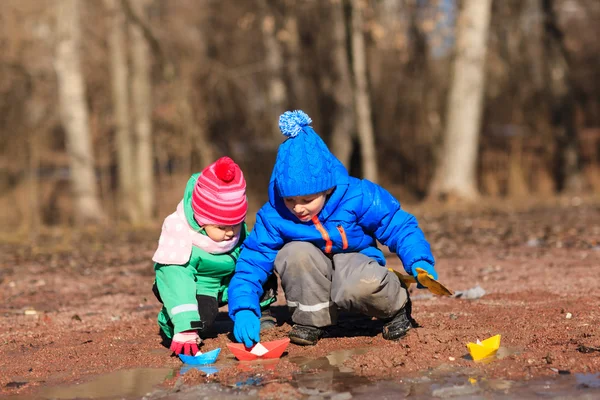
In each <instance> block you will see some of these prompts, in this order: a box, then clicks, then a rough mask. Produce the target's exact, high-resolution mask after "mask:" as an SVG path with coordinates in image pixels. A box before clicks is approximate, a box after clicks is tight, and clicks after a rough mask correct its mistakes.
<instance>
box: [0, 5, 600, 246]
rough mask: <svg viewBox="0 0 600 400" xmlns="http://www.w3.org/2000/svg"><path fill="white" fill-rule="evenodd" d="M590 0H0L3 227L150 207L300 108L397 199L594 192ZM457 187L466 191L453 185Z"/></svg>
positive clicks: (165, 208) (119, 219) (597, 179)
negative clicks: (209, 165) (211, 163)
mask: <svg viewBox="0 0 600 400" xmlns="http://www.w3.org/2000/svg"><path fill="white" fill-rule="evenodd" d="M599 21H600V2H597V1H596V0H502V1H498V0H497V1H492V0H462V1H459V0H431V1H423V0H327V1H317V0H301V1H294V0H278V1H274V0H244V1H234V0H226V1H216V0H176V1H167V0H103V1H84V0H41V1H39V0H4V1H2V2H0V43H1V44H2V46H1V47H2V49H3V50H2V52H0V210H2V211H1V212H0V230H2V231H6V232H8V233H9V234H14V233H15V232H21V233H28V234H32V233H33V234H34V235H35V232H37V231H38V229H39V228H40V227H42V226H62V225H81V224H90V223H111V222H112V223H124V224H125V223H126V224H133V225H138V226H139V225H144V224H146V223H149V222H153V221H154V222H156V221H160V220H162V218H164V216H166V215H167V214H169V213H171V212H172V211H173V210H174V208H175V205H176V204H177V202H178V201H179V200H180V198H181V196H182V193H183V188H184V185H185V182H186V181H187V179H188V178H189V175H190V174H191V173H193V172H196V171H200V170H201V169H202V168H203V167H204V166H206V165H207V164H208V163H210V162H212V161H214V160H215V159H217V158H218V157H220V156H223V155H228V156H230V157H232V158H233V159H234V160H236V162H238V163H239V164H240V165H241V167H242V168H243V170H244V172H245V174H246V178H247V181H248V186H249V199H250V202H251V212H252V211H256V210H257V209H258V207H259V206H260V205H261V203H262V202H264V201H265V200H266V196H267V191H266V188H267V185H268V180H269V175H270V172H271V168H272V165H273V162H274V159H275V154H276V150H277V146H278V145H279V143H281V141H282V140H283V136H282V135H281V134H280V132H279V130H278V127H277V122H278V117H279V115H280V114H281V113H282V112H284V111H286V110H290V109H302V110H304V111H305V112H306V113H308V115H309V116H311V117H312V119H313V120H314V125H313V126H314V128H315V130H316V131H317V132H318V133H319V134H320V135H321V136H322V137H323V138H324V140H325V141H326V142H327V143H328V144H329V146H330V148H331V149H332V151H333V152H334V153H335V154H336V155H337V156H338V157H339V158H340V159H341V160H342V161H343V162H344V163H345V164H346V165H347V167H348V169H349V171H350V172H351V173H352V174H353V175H355V176H358V177H365V178H368V179H371V180H373V181H376V182H378V183H380V184H382V185H383V186H384V187H386V188H387V189H389V190H390V191H392V193H394V194H395V195H397V196H398V197H399V199H400V200H401V201H402V202H407V203H416V202H421V201H424V200H427V201H430V202H440V201H442V202H452V203H455V204H468V203H469V202H470V203H472V202H473V201H477V200H478V199H481V198H490V199H506V200H514V199H516V200H517V201H520V199H524V198H548V197H552V196H555V195H560V194H562V193H576V194H578V195H580V194H581V195H585V194H592V195H595V194H597V193H599V192H600V173H599V171H598V169H599V167H600V164H599V157H600V79H598V75H599V74H600V44H598V41H597V38H598V37H600V34H599V33H600V32H599V31H600V24H599V23H598V22H599ZM465 202H466V203H465Z"/></svg>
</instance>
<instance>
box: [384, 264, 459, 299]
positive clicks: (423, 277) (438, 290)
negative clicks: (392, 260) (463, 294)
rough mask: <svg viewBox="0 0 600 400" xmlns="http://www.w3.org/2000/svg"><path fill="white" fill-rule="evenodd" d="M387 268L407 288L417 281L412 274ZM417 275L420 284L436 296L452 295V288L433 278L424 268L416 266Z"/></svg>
mask: <svg viewBox="0 0 600 400" xmlns="http://www.w3.org/2000/svg"><path fill="white" fill-rule="evenodd" d="M388 269H389V270H390V271H392V272H393V273H395V274H396V276H397V277H398V279H400V280H401V281H402V282H404V285H405V286H406V288H407V289H408V288H410V285H411V284H413V283H417V280H416V279H415V278H414V277H413V276H410V275H404V274H401V273H400V272H398V271H396V270H394V269H392V268H388ZM417 275H418V277H419V282H421V285H423V286H425V287H426V288H427V289H429V291H430V292H431V293H433V294H437V295H438V296H452V295H453V294H454V292H453V291H452V290H450V289H448V288H447V287H446V286H444V285H442V284H441V283H439V282H438V281H436V280H435V279H433V276H431V275H429V274H428V273H427V271H425V270H424V269H421V268H417Z"/></svg>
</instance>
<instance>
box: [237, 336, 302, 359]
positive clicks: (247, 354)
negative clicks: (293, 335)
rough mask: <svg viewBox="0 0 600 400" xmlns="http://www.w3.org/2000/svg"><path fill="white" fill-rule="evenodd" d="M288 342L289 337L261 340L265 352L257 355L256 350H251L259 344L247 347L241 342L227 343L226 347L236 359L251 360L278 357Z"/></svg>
mask: <svg viewBox="0 0 600 400" xmlns="http://www.w3.org/2000/svg"><path fill="white" fill-rule="evenodd" d="M288 344H290V338H285V339H280V340H273V341H271V342H262V343H260V345H262V346H263V347H264V348H265V349H266V352H265V353H264V354H262V355H259V354H260V353H257V352H256V351H254V352H253V349H254V348H255V347H257V346H258V345H259V344H256V345H255V346H254V347H252V348H248V347H246V346H244V344H243V343H227V347H228V348H229V350H231V352H232V353H233V355H234V356H235V357H236V358H237V359H238V360H240V361H252V360H257V359H268V358H279V357H281V355H282V354H283V352H284V351H285V349H286V348H287V346H288Z"/></svg>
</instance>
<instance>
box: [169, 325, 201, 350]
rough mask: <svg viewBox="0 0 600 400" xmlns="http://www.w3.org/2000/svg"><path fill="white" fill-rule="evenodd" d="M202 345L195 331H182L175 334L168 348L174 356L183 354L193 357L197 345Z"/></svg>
mask: <svg viewBox="0 0 600 400" xmlns="http://www.w3.org/2000/svg"><path fill="white" fill-rule="evenodd" d="M200 343H202V339H200V336H198V332H196V331H183V332H179V333H176V334H175V335H174V336H173V340H172V341H171V347H170V348H169V349H170V350H171V351H172V352H173V353H175V354H178V355H179V354H185V355H188V356H195V355H196V353H197V352H198V345H199V344H200Z"/></svg>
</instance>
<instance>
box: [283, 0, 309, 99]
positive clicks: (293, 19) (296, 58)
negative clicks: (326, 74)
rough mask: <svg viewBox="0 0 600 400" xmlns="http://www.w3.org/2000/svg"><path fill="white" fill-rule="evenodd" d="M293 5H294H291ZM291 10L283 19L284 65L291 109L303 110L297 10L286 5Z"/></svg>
mask: <svg viewBox="0 0 600 400" xmlns="http://www.w3.org/2000/svg"><path fill="white" fill-rule="evenodd" d="M292 4H295V3H292ZM287 7H288V8H291V11H290V15H289V16H287V17H286V18H285V32H286V34H287V36H286V37H285V39H286V40H285V43H286V44H287V49H288V57H287V60H286V63H285V66H286V67H287V71H288V74H289V76H290V77H291V79H290V86H291V91H292V95H291V96H289V97H290V98H291V100H292V101H291V103H292V104H294V105H295V106H294V107H293V108H297V109H304V108H305V107H306V84H305V82H304V79H305V77H304V75H303V74H302V71H301V69H300V57H301V51H302V50H301V49H302V47H301V44H300V33H299V32H298V17H297V9H296V8H294V7H293V5H288V6H287Z"/></svg>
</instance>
